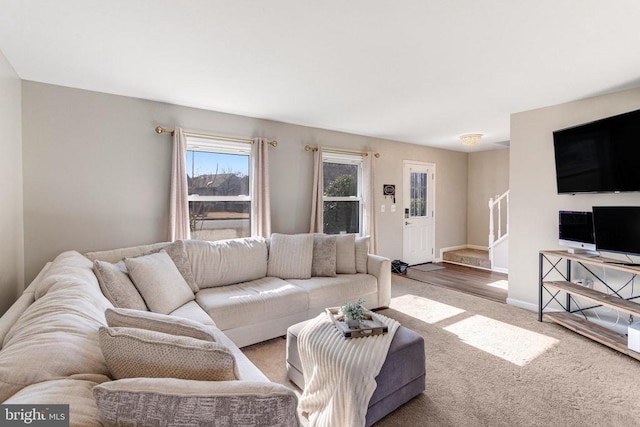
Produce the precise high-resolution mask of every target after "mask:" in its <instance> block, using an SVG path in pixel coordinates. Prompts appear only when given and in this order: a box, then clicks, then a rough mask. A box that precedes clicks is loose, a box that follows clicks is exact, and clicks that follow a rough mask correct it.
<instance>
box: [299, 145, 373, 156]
mask: <svg viewBox="0 0 640 427" xmlns="http://www.w3.org/2000/svg"><path fill="white" fill-rule="evenodd" d="M304 151H318V147H313V146H311V145H305V146H304ZM322 151H324V152H325V153H333V154H355V155H357V156H362V157H367V156H368V155H369V153H362V152H360V151H349V150H337V149H333V148H323V149H322ZM374 156H375V158H376V159H377V158H379V157H380V153H375V154H374Z"/></svg>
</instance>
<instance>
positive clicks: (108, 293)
mask: <svg viewBox="0 0 640 427" xmlns="http://www.w3.org/2000/svg"><path fill="white" fill-rule="evenodd" d="M93 272H94V273H95V275H96V278H97V279H98V283H99V284H100V289H101V290H102V293H103V294H104V296H105V297H106V298H107V299H108V300H109V302H111V304H113V305H114V306H116V307H123V308H133V309H135V310H145V311H146V310H148V308H147V305H146V304H145V303H144V300H143V299H142V297H141V296H140V293H139V292H138V290H137V289H136V287H135V286H134V284H133V282H132V281H131V278H130V277H129V274H128V273H127V267H125V265H124V262H119V263H117V264H111V263H109V262H105V261H94V263H93Z"/></svg>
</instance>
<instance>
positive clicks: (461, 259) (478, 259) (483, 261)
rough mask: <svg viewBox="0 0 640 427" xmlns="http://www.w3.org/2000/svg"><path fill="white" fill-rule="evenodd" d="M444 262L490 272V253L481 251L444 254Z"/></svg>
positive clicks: (466, 250)
mask: <svg viewBox="0 0 640 427" xmlns="http://www.w3.org/2000/svg"><path fill="white" fill-rule="evenodd" d="M442 260H443V261H448V262H453V263H456V264H463V265H468V266H471V267H479V268H485V269H488V270H490V269H491V261H489V251H486V250H481V249H457V250H455V251H448V252H445V253H443V254H442Z"/></svg>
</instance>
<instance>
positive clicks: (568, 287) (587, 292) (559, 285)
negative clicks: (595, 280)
mask: <svg viewBox="0 0 640 427" xmlns="http://www.w3.org/2000/svg"><path fill="white" fill-rule="evenodd" d="M544 286H545V287H548V288H555V289H558V290H560V291H565V292H569V293H571V294H572V295H580V296H581V297H585V298H589V299H590V300H593V301H596V302H598V303H600V304H602V305H604V306H607V307H611V308H613V309H615V310H619V311H622V312H625V313H627V314H632V315H634V316H640V304H638V303H635V302H632V301H627V300H625V299H623V298H619V297H616V296H613V295H608V294H604V293H602V292H598V291H594V290H593V289H590V288H587V287H584V286H581V285H578V284H576V283H572V282H565V281H553V282H544Z"/></svg>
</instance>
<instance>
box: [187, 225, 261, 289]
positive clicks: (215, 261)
mask: <svg viewBox="0 0 640 427" xmlns="http://www.w3.org/2000/svg"><path fill="white" fill-rule="evenodd" d="M184 244H185V249H186V251H187V255H188V257H189V262H190V263H191V271H192V272H193V277H194V280H195V282H196V284H197V286H198V288H199V289H205V288H212V287H215V286H224V285H232V284H235V283H240V282H246V281H249V280H254V279H259V278H261V277H265V276H266V275H267V244H266V243H265V240H264V239H263V238H262V237H248V238H244V239H233V240H221V241H217V242H207V241H203V240H187V241H185V242H184Z"/></svg>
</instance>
